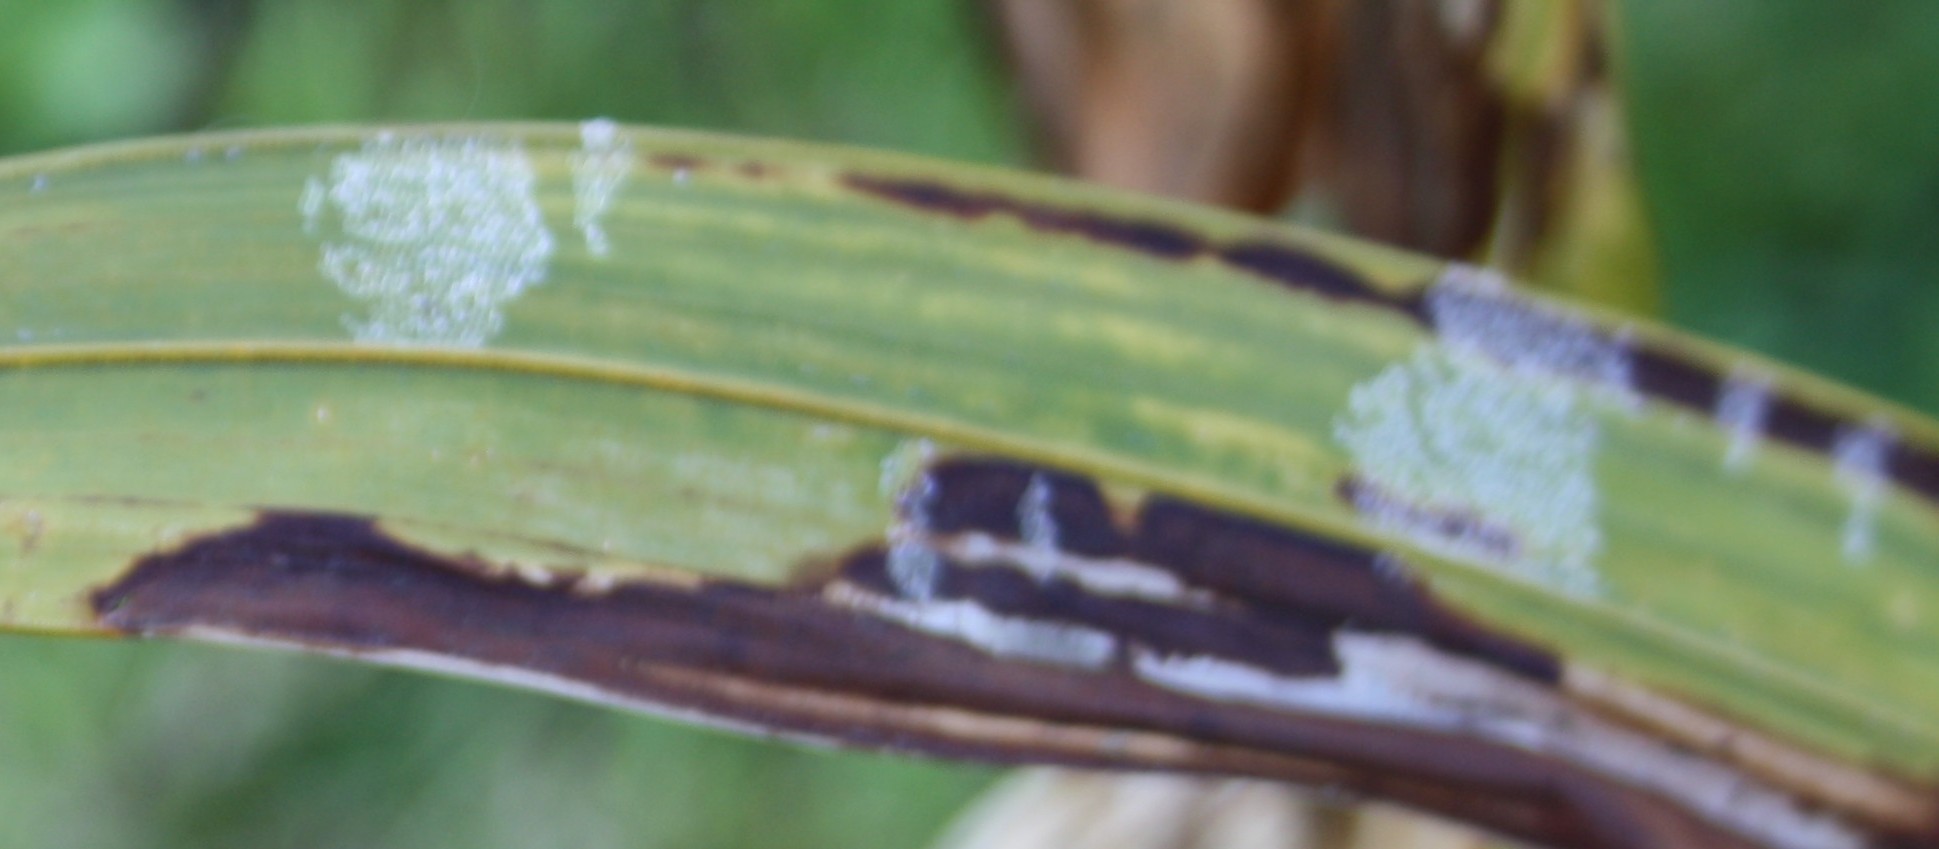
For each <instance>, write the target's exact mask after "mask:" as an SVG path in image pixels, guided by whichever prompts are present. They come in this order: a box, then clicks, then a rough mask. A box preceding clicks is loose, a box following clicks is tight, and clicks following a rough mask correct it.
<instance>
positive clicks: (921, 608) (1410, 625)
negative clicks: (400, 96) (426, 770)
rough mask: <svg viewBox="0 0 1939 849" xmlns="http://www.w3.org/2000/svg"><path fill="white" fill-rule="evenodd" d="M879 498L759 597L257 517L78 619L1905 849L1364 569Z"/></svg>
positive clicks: (1682, 724) (1302, 547) (1484, 809)
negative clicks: (889, 533)
mask: <svg viewBox="0 0 1939 849" xmlns="http://www.w3.org/2000/svg"><path fill="white" fill-rule="evenodd" d="M901 495H902V498H901V502H902V509H901V510H900V511H899V512H898V514H897V527H896V528H895V529H894V530H893V533H894V535H895V536H897V537H898V541H897V542H896V543H894V544H891V543H889V542H888V541H887V540H886V539H884V540H882V541H879V542H876V543H873V544H868V545H865V546H863V547H862V548H860V549H859V550H856V551H853V552H851V553H849V554H847V555H845V556H844V557H842V558H841V559H840V561H839V563H838V565H837V566H836V567H835V568H834V570H833V571H832V572H831V573H828V574H825V575H821V576H819V577H815V578H812V579H810V580H807V581H804V582H801V583H797V584H793V585H788V586H781V587H769V586H762V585H755V584H749V583H745V582H736V581H722V580H703V581H698V582H694V581H667V580H661V581H614V580H612V579H610V578H601V577H597V576H592V575H588V574H584V573H575V572H566V571H546V570H543V569H533V568H507V567H504V566H501V565H496V564H491V563H487V562H483V561H481V560H479V559H477V558H475V557H468V556H462V555H461V556H452V555H440V554H437V553H434V552H431V551H428V550H425V549H423V548H420V547H416V546H413V545H410V544H407V543H405V542H402V541H400V540H398V539H397V538H395V537H393V536H391V535H389V534H388V533H386V532H385V531H384V529H382V528H381V527H380V526H379V525H378V523H376V522H375V521H373V520H371V519H368V518H364V517H357V516H349V515H341V514H323V513H281V512H265V513H263V514H261V515H260V516H258V517H257V519H256V520H255V521H254V522H253V523H252V524H249V525H247V526H245V527H242V528H239V529H236V530H232V531H227V532H223V533H219V534H212V535H208V536H204V537H198V538H195V539H193V540H190V541H188V542H186V543H184V544H182V545H180V546H179V547H176V548H174V549H171V550H168V551H163V552H158V553H155V554H152V555H149V556H147V557H144V558H142V559H141V560H139V561H138V562H136V563H135V564H134V566H133V567H132V568H131V569H130V570H129V571H128V573H127V574H126V575H124V576H123V577H121V578H120V579H118V580H117V581H115V582H114V583H113V584H111V585H108V586H105V587H103V588H101V589H99V590H96V591H95V592H94V593H93V594H92V596H91V604H92V606H93V608H94V611H95V613H96V615H97V616H98V617H99V620H100V621H101V623H102V624H104V625H106V626H107V627H109V628H112V629H115V630H118V631H122V632H126V633H132V634H140V635H149V636H156V635H162V636H186V637H192V638H200V639H209V640H219V641H234V642H241V643H263V644H270V645H287V646H292V647H298V648H304V649H310V650H316V651H323V652H329V653H339V654H345V655H348V656H352V657H358V658H363V659H368V660H373V661H376V662H380V663H391V664H398V665H403V666H411V667H421V668H426V669H431V670H444V671H451V672H457V673H460V674H472V675H477V676H481V677H487V678H498V679H501V680H507V681H512V682H517V683H521V684H524V685H527V686H533V687H538V688H541V689H546V690H551V691H555V692H559V693H563V694H566V695H571V696H576V697H579V698H586V699H592V700H596V701H602V702H608V703H613V704H618V705H622V706H627V707H633V708H637V709H643V710H657V711H664V712H671V713H674V714H676V715H687V716H697V717H704V718H706V719H707V720H709V721H713V722H719V723H725V724H728V725H730V726H732V727H739V728H745V729H749V730H753V731H756V732H763V733H774V734H781V735H787V736H796V737H804V738H810V739H816V740H825V741H833V742H840V743H849V744H859V745H866V746H875V747H889V748H895V749H904V750H911V751H916V752H926V753H932V754H939V755H944V756H949V757H969V758H978V759H989V760H996V761H1004V762H1009V761H1019V762H1052V763H1068V764H1077V765H1088V766H1110V767H1121V768H1142V769H1162V770H1181V771H1190V772H1204V773H1214V774H1229V775H1246V776H1254V777H1261V778H1272V779H1283V780H1290V781H1295V782H1301V783H1306V784H1315V785H1328V786H1338V787H1342V788H1346V789H1351V790H1355V791H1358V792H1362V793H1366V794H1370V795H1374V796H1380V797H1385V798H1389V799H1392V800H1394V801H1400V802H1404V803H1409V804H1413V805H1417V806H1420V807H1423V808H1426V809H1429V810H1435V811H1438V812H1441V813H1444V814H1448V815H1451V816H1459V817H1464V818H1467V819H1469V820H1471V821H1474V822H1477V823H1479V824H1481V825H1485V826H1488V827H1491V828H1495V829H1498V830H1500V831H1503V832H1505V833H1509V834H1513V835H1516V836H1518V837H1522V838H1527V839H1530V840H1536V841H1540V842H1543V843H1546V844H1551V845H1566V846H1585V847H1586V846H1594V847H1605V846H1606V847H1639V849H1640V847H1680V846H1692V847H1695V846H1777V847H1798V849H1809V847H1848V846H1865V845H1930V844H1931V842H1932V840H1933V839H1934V837H1935V834H1936V832H1935V830H1934V826H1935V823H1939V819H1935V816H1939V811H1935V809H1934V804H1933V800H1932V799H1931V798H1930V796H1929V794H1927V793H1924V792H1922V791H1920V790H1918V789H1916V788H1913V787H1910V786H1907V785H1901V784H1899V783H1896V782H1894V781H1891V780H1889V779H1885V778H1882V777H1880V776H1876V775H1870V774H1866V773H1864V772H1862V771H1856V770H1852V769H1850V768H1847V767H1842V766H1840V765H1838V764H1837V763H1835V762H1834V761H1831V760H1829V759H1827V758H1824V757H1823V756H1821V755H1819V754H1817V753H1812V752H1807V751H1803V750H1799V749H1795V748H1791V747H1787V746H1785V745H1782V744H1780V743H1777V742H1775V741H1772V740H1768V739H1764V738H1762V737H1760V735H1758V734H1756V733H1755V732H1752V731H1748V730H1746V729H1742V728H1738V727H1734V726H1732V724H1731V723H1729V722H1727V721H1724V720H1722V719H1720V718H1717V717H1712V716H1706V715H1704V714H1703V713H1702V712H1701V711H1699V710H1697V709H1695V708H1693V707H1691V706H1689V705H1685V704H1680V703H1677V702H1675V701H1674V700H1671V699H1667V698H1665V697H1663V696H1661V695H1659V694H1652V693H1628V692H1625V691H1624V690H1623V689H1622V688H1620V687H1611V686H1609V683H1608V682H1607V681H1604V680H1602V676H1600V675H1599V674H1598V673H1596V672H1595V671H1593V670H1576V669H1573V668H1571V667H1570V666H1568V665H1567V664H1566V662H1565V661H1563V660H1562V659H1560V658H1558V657H1556V656H1554V655H1553V654H1551V653H1549V652H1548V651H1546V650H1544V649H1542V648H1540V647H1538V646H1535V645H1530V644H1528V643H1525V642H1523V641H1521V640H1519V639H1517V638H1515V637H1511V636H1508V635H1505V634H1501V633H1497V632H1494V631H1491V630H1490V629H1488V628H1487V627H1484V626H1482V625H1480V624H1478V623H1476V622H1473V621H1470V620H1468V619H1466V618H1464V617H1463V616H1462V615H1461V614H1459V613H1457V612H1455V611H1453V610H1451V609H1449V608H1448V607H1447V606H1446V605H1444V604H1443V603H1442V602H1441V601H1440V600H1438V599H1436V598H1435V597H1434V596H1433V594H1432V593H1431V592H1429V591H1428V590H1427V589H1425V588H1424V587H1422V586H1421V585H1419V584H1418V583H1417V582H1416V580H1415V579H1414V577H1413V576H1412V575H1411V573H1410V572H1409V570H1408V568H1407V566H1406V565H1405V564H1404V563H1403V562H1401V561H1399V560H1397V559H1395V558H1393V557H1392V556H1390V555H1384V554H1377V553H1374V552H1371V551H1367V550H1362V549H1357V548H1354V547H1352V546H1349V545H1343V544H1341V543H1339V542H1337V541H1333V540H1328V539H1324V538H1317V537H1313V536H1309V535H1303V534H1299V533H1294V532H1289V531H1286V530H1282V529H1279V528H1275V527H1272V526H1270V525H1265V524H1262V523H1259V522H1257V521H1253V520H1249V519H1245V518H1241V517H1236V516H1232V515H1230V514H1226V513H1222V512H1219V511H1216V510H1208V509H1206V508H1204V507H1201V506H1198V505H1195V504H1191V503H1188V502H1182V501H1177V500H1174V499H1169V498H1162V497H1150V498H1146V499H1144V500H1142V501H1141V502H1140V503H1139V504H1138V505H1136V506H1135V507H1134V508H1131V509H1129V510H1127V511H1124V512H1126V513H1128V514H1129V515H1128V519H1126V520H1124V521H1120V520H1119V519H1117V518H1114V515H1113V514H1114V513H1116V512H1119V511H1116V510H1114V509H1113V508H1112V506H1111V505H1109V504H1107V502H1106V500H1105V498H1104V497H1103V495H1102V493H1101V491H1100V489H1099V488H1098V487H1097V486H1096V485H1095V484H1093V483H1092V482H1091V481H1089V480H1086V479H1083V478H1080V477H1075V476H1072V475H1068V474H1062V473H1058V472H1054V471H1051V470H1048V469H1041V468H1036V467H1031V466H1026V465H1021V464H1017V463H1009V462H1001V461H989V460H947V461H944V462H941V463H939V464H938V465H936V466H934V467H933V468H927V469H923V470H921V471H919V472H918V473H917V477H916V479H915V482H914V483H913V484H912V486H910V487H909V488H908V489H907V490H905V491H904V492H902V493H901ZM911 559H921V560H923V561H925V562H924V563H923V565H922V566H921V567H920V568H911V567H910V565H909V563H908V562H907V561H909V560H911ZM1584 681H1587V682H1594V683H1593V684H1591V685H1589V686H1584V685H1583V683H1582V682H1584ZM1720 728H1721V729H1723V730H1722V731H1721V732H1719V730H1718V729H1720Z"/></svg>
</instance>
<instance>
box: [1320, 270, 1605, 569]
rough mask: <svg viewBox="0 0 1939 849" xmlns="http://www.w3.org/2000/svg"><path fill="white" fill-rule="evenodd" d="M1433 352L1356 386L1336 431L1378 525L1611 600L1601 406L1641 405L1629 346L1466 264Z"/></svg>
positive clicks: (1353, 494)
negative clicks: (1603, 558) (1605, 589)
mask: <svg viewBox="0 0 1939 849" xmlns="http://www.w3.org/2000/svg"><path fill="white" fill-rule="evenodd" d="M1427 305H1428V310H1429V313H1430V314H1431V315H1432V317H1433V320H1434V325H1435V329H1436V331H1437V334H1436V335H1437V339H1436V341H1434V342H1430V343H1428V344H1425V345H1423V346H1421V347H1420V348H1419V349H1417V350H1416V351H1415V352H1414V354H1413V355H1412V356H1411V357H1409V358H1407V359H1406V360H1403V361H1401V362H1399V363H1396V364H1394V365H1392V366H1389V367H1388V368H1387V369H1385V370H1383V371H1381V372H1380V373H1379V374H1377V375H1375V376H1374V377H1372V378H1370V379H1368V380H1367V381H1365V382H1363V383H1361V384H1360V385H1358V386H1356V387H1354V388H1353V390H1352V391H1351V392H1350V393H1349V394H1348V397H1347V406H1346V409H1345V410H1344V411H1342V412H1341V413H1340V415H1339V416H1338V417H1337V418H1336V419H1335V420H1334V437H1335V438H1336V439H1338V440H1339V442H1340V444H1341V445H1342V446H1343V447H1344V448H1346V450H1347V453H1348V455H1349V457H1350V458H1351V460H1352V464H1353V469H1354V474H1355V476H1356V479H1355V481H1354V485H1353V486H1351V487H1349V489H1348V493H1349V497H1350V498H1351V500H1352V502H1353V505H1354V507H1355V509H1356V510H1358V511H1359V512H1360V514H1361V515H1362V517H1364V518H1365V519H1366V520H1367V521H1369V522H1370V523H1372V524H1374V525H1376V526H1378V527H1381V528H1384V529H1387V530H1390V531H1394V532H1397V533H1400V534H1402V535H1405V536H1407V537H1409V538H1410V539H1413V540H1414V541H1416V542H1417V543H1419V544H1421V545H1423V546H1425V547H1427V548H1430V549H1433V550H1436V551H1439V552H1441V553H1444V554H1447V555H1449V556H1453V557H1459V558H1462V559H1465V560H1468V561H1470V562H1473V563H1476V564H1477V565H1481V566H1483V567H1486V568H1491V569H1495V570H1497V571H1501V572H1503V573H1505V574H1508V575H1510V576H1512V577H1516V578H1520V579H1523V580H1528V581H1532V582H1535V583H1538V584H1541V585H1544V586H1547V587H1550V588H1553V589H1557V590H1560V591H1562V592H1567V593H1570V594H1573V595H1580V596H1589V595H1594V594H1596V593H1597V592H1599V591H1600V578H1599V576H1598V574H1597V572H1596V570H1595V564H1594V560H1595V557H1596V555H1597V554H1599V553H1600V552H1601V550H1602V542H1603V537H1602V530H1601V526H1600V523H1599V518H1598V517H1599V502H1600V495H1599V491H1598V488H1597V484H1596V476H1595V466H1596V457H1597V454H1598V452H1599V449H1600V444H1601V430H1600V427H1599V425H1598V423H1597V420H1596V409H1595V405H1596V404H1597V403H1613V404H1614V405H1616V406H1617V407H1619V408H1624V409H1627V408H1629V407H1630V406H1632V405H1633V404H1634V403H1635V397H1636V396H1635V392H1634V389H1633V387H1632V383H1631V370H1632V367H1631V357H1630V354H1629V350H1628V346H1627V343H1626V341H1625V340H1624V339H1622V338H1621V337H1619V336H1618V337H1610V336H1608V335H1607V334H1605V333H1603V332H1602V331H1600V330H1598V329H1596V328H1595V327H1593V326H1591V325H1589V324H1588V323H1587V322H1585V321H1583V320H1581V319H1579V318H1576V317H1574V316H1570V315H1566V314H1564V313H1562V312H1560V311H1558V310H1556V309H1554V308H1551V307H1547V306H1543V305H1540V304H1536V303H1533V302H1529V301H1526V300H1524V299H1522V298H1520V297H1519V296H1517V295H1515V294H1514V293H1513V292H1511V291H1510V290H1509V289H1508V288H1507V286H1506V284H1504V283H1503V282H1502V280H1501V278H1500V277H1499V276H1498V275H1496V274H1494V273H1493V272H1490V271H1486V270H1483V269H1477V268H1473V267H1470V266H1465V265H1460V264H1455V265H1452V266H1450V267H1449V268H1448V270H1447V271H1446V272H1445V273H1444V274H1443V276H1442V278H1441V279H1440V280H1439V281H1437V282H1436V284H1435V286H1434V288H1433V289H1432V290H1430V291H1429V292H1428V294H1427Z"/></svg>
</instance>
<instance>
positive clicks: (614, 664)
mask: <svg viewBox="0 0 1939 849" xmlns="http://www.w3.org/2000/svg"><path fill="white" fill-rule="evenodd" d="M0 194H7V195H9V196H10V197H11V200H10V201H9V202H8V203H6V204H0V314H4V315H6V316H7V317H8V320H9V322H10V325H9V326H8V327H7V328H5V331H6V332H5V333H4V334H0V440H4V441H3V442H0V444H5V445H6V446H8V447H7V451H8V456H9V457H10V460H9V462H7V463H5V464H0V532H4V538H0V628H5V629H11V630H22V631H36V632H51V633H71V634H77V635H125V636H144V637H147V636H153V637H168V638H180V639H190V640H206V641H216V642H228V643H241V644H248V645H263V646H274V647H281V648H292V649H297V650H302V651H310V652H318V653H324V654H332V655H339V656H346V657H351V658H355V659H359V660H363V661H368V662H374V663H383V664H392V665H401V666H407V667H414V668H423V669H429V670H432V671H437V672H444V673H451V674H457V675H462V676H466V677H474V678H481V679H485V680H491V681H497V682H501V683H505V684H508V685H512V686H521V687H530V688H536V689H540V690H545V691H549V692H554V693H558V694H562V695H565V696H568V697H573V698H579V699H586V700H591V701H595V702H599V703H604V704H610V705H614V706H618V707H623V708H629V709H638V710H644V711H649V712H656V713H663V714H670V715H674V716H677V717H681V718H686V719H691V720H695V721H699V722H705V723H713V724H720V725H726V726H729V727H733V728H737V729H742V730H747V731H751V732H754V733H760V734H772V735H779V736H784V737H790V738H798V739H807V740H814V741H823V742H834V743H840V744H846V745H857V746H865V747H874V748H885V749H892V750H898V751H907V752H915V753H921V754H927V755H932V756H939V757H949V758H966V759H975V760H982V761H996V762H1006V763H1008V762H1017V763H1024V762H1031V763H1055V764H1065V765H1074V766H1087V767H1108V768H1115V769H1156V770H1168V771H1175V772H1185V773H1201V774H1217V775H1230V776H1245V777H1254V778H1266V779H1273V780H1281V781H1288V782H1294V783H1299V784H1306V785H1313V786H1324V787H1335V788H1342V789H1345V790H1348V791H1351V792H1354V793H1357V794H1363V795H1366V796H1370V797H1376V798H1383V799H1389V800H1394V801H1398V802H1400V803H1403V804H1406V805H1410V806H1413V807H1416V808H1421V809H1426V810H1430V811H1438V812H1442V813H1445V814H1447V815H1449V816H1453V817H1456V818H1460V819H1465V820H1468V821H1471V822H1474V823H1476V824H1479V825H1481V826H1484V827H1486V828H1489V829H1492V830H1495V831H1498V832H1501V833H1505V834H1509V835H1514V836H1518V837H1520V838H1523V839H1526V840H1530V841H1533V842H1537V843H1543V844H1548V845H1556V846H1583V847H1644V846H1746V847H1783V849H1794V848H1795V849H1818V847H1911V846H1939V793H1936V792H1935V790H1934V786H1935V782H1939V728H1936V727H1935V724H1934V723H1933V721H1932V719H1931V717H1933V716H1939V668H1936V667H1935V665H1934V664H1933V662H1932V660H1931V658H1933V657H1935V656H1939V620H1936V619H1935V616H1939V614H1936V613H1935V611H1936V610H1939V572H1936V571H1935V570H1934V568H1933V565H1932V564H1933V563H1934V562H1935V555H1939V431H1936V430H1935V429H1934V428H1933V426H1932V425H1931V424H1930V423H1927V422H1925V421H1923V420H1920V419H1918V418H1917V417H1915V416H1912V415H1909V414H1906V413H1905V412H1903V411H1899V410H1895V409H1892V408H1890V407H1888V406H1886V405H1884V404H1882V403H1879V402H1877V401H1875V400H1873V399H1868V398H1865V397H1863V396H1860V395H1858V394H1856V393H1853V392H1849V391H1846V390H1844V389H1841V388H1838V387H1835V386H1831V385H1828V384H1826V383H1824V382H1822V381H1818V380H1815V379H1812V378H1810V377H1808V376H1804V375H1799V374H1796V373H1793V372H1791V371H1789V370H1787V369H1785V368H1783V367H1782V366H1779V365H1776V364H1773V363H1768V362H1764V361H1761V360H1758V359H1756V358H1754V357H1751V356H1748V355H1744V354H1740V353H1737V352H1732V351H1728V350H1725V349H1722V348H1719V347H1716V346H1712V345H1708V344H1705V343H1702V342H1699V341H1695V340H1689V339H1685V338H1682V337H1679V336H1676V335H1674V334H1672V333H1669V332H1667V331H1665V330H1663V329H1661V328H1657V327H1653V326H1650V325H1647V324H1645V323H1641V322H1636V321H1631V320H1627V319H1621V318H1617V317H1612V316H1606V315H1601V314H1598V313H1595V312H1593V311H1590V310H1585V309H1582V308H1578V307H1574V306H1570V305H1567V304H1563V303H1559V302H1553V301H1548V300H1542V299H1537V298H1534V297H1532V296H1530V295H1527V294H1525V293H1523V292H1521V291H1520V290H1518V289H1516V288H1515V287H1514V286H1512V285H1511V284H1509V283H1508V282H1507V281H1504V280H1501V279H1499V278H1498V277H1496V276H1494V275H1491V274H1489V273H1486V272H1483V271H1480V270H1478V269H1474V268H1469V267H1466V266H1461V265H1448V264H1444V263H1438V262H1432V261H1428V260H1424V259H1420V258H1416V257H1412V256H1408V255H1405V254H1400V253H1395V252H1391V251H1387V250H1383V249H1379V248H1374V247H1370V246H1366V245H1361V244H1357V243H1351V242H1345V241H1340V240H1336V239H1331V238H1326V237H1320V236H1314V235H1311V234H1308V233H1305V232H1302V231H1298V230H1295V229H1289V228H1286V227H1283V226H1280V225H1276V224H1272V223H1268V222H1263V221H1258V220H1255V219H1250V218H1244V217H1239V216H1233V215H1227V214H1223V213H1217V212H1213V211H1208V210H1203V209H1198V208H1193V207H1186V206H1178V205H1171V204H1166V203H1162V202H1157V201H1151V200H1144V199H1136V198H1131V197H1127V196H1119V195H1115V194H1110V193H1107V192H1103V191H1100V190H1096V189H1092V188H1086V187H1081V186H1076V185H1070V184H1064V183H1058V182H1052V181H1045V180H1041V179H1037V178H1032V177H1027V176H1021V175H1013V174H1006V173H1000V172H992V171H985V170H978V169H970V168H961V167H957V166H946V165H938V164H936V163H931V162H923V161H918V160H910V159H906V158H902V157H894V156H886V155H878V154H868V153H860V152H853V151H833V150H827V149H821V148H815V147H807V146H797V145H791V144H782V143H774V142H759V141H744V140H734V139H723V138H709V137H697V136H686V135H678V134H667V133H655V132H646V131H639V130H632V129H627V128H621V127H618V126H616V125H613V124H611V123H610V122H603V121H592V122H587V123H586V124H583V125H579V126H563V127H549V126H450V127H429V128H384V129H376V128H372V129H365V128H341V129H319V130H306V131H301V132H289V133H269V134H237V135H227V136H204V137H194V138H189V139H181V140H163V141H155V142H142V143H136V144H130V145H122V146H116V147H107V148H95V149H87V150H80V151H72V152H65V153H60V154H55V155H49V156H42V157H37V158H29V159H20V160H14V161H12V162H8V163H5V164H0ZM185 209H187V210H192V214H184V212H183V210H185Z"/></svg>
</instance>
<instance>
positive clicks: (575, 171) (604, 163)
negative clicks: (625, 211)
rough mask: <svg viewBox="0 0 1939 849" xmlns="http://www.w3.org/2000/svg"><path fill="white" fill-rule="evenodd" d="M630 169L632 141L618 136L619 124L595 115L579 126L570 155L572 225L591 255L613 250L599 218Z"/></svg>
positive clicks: (631, 168)
mask: <svg viewBox="0 0 1939 849" xmlns="http://www.w3.org/2000/svg"><path fill="white" fill-rule="evenodd" d="M632 172H633V143H632V142H630V141H627V139H626V138H625V137H624V136H622V135H620V133H619V125H618V124H615V123H613V122H612V121H610V120H608V119H605V118H597V119H594V120H591V121H587V122H585V123H584V124H581V125H579V151H578V152H577V153H574V154H573V155H572V226H574V227H576V228H578V229H579V233H580V235H581V236H583V237H584V238H585V240H586V251H587V252H588V253H590V254H592V255H593V256H597V257H603V256H606V255H607V254H609V253H612V245H611V243H610V242H609V241H608V240H607V238H606V230H605V228H604V227H603V226H602V225H601V221H603V220H604V219H605V217H606V210H607V208H609V207H610V206H612V203H613V196H614V195H616V194H618V193H619V189H620V187H621V186H623V185H625V183H626V178H627V175H629V174H631V173H632Z"/></svg>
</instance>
